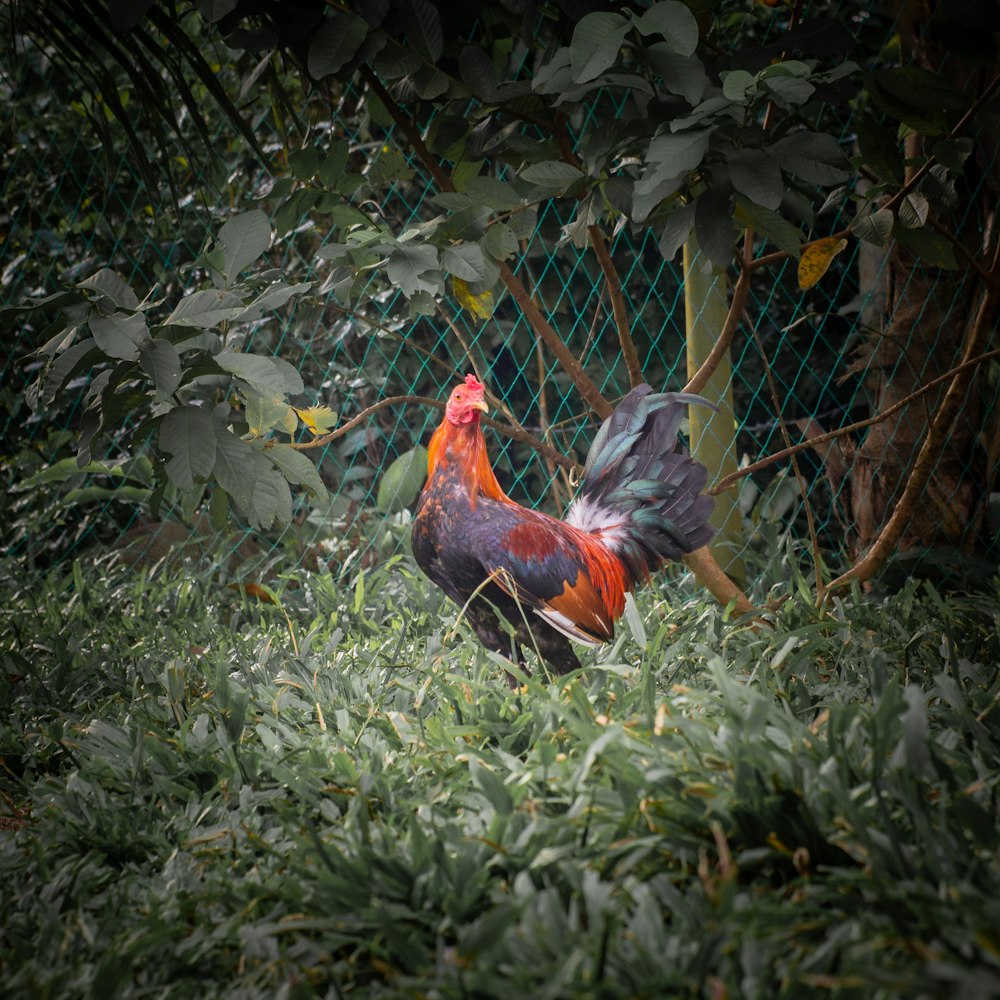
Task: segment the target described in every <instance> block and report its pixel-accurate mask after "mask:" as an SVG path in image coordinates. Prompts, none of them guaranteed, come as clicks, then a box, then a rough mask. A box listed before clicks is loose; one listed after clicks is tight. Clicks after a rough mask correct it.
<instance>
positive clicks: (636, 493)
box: [566, 385, 715, 580]
mask: <svg viewBox="0 0 1000 1000" xmlns="http://www.w3.org/2000/svg"><path fill="white" fill-rule="evenodd" d="M689 403H695V404H699V405H703V406H712V404H711V403H710V402H709V401H708V400H707V399H703V398H702V397H701V396H696V395H693V394H691V393H684V392H673V393H671V392H665V393H654V392H653V391H652V390H651V389H650V388H649V386H648V385H639V386H636V387H635V388H634V389H633V390H632V391H631V392H629V393H628V395H627V396H625V398H624V399H623V400H622V401H621V403H619V404H618V406H617V407H616V408H615V411H614V413H612V414H611V416H610V417H608V419H607V420H605V422H604V423H603V424H602V425H601V428H600V430H599V431H598V432H597V435H596V436H595V438H594V443H593V445H592V446H591V449H590V453H589V454H588V456H587V463H586V466H585V467H584V476H583V488H582V490H581V492H580V496H579V497H577V499H576V500H574V501H573V504H572V505H571V506H570V509H569V512H568V514H567V517H566V520H567V522H568V523H569V524H572V525H574V526H575V527H578V528H581V529H582V530H584V531H589V532H592V533H594V534H597V535H598V536H599V537H600V538H601V540H602V541H603V542H604V544H605V545H607V546H608V547H609V548H611V549H613V550H614V551H615V552H616V553H617V554H618V555H619V556H620V557H621V558H622V560H623V561H624V562H625V564H626V565H627V566H628V568H629V571H630V573H631V575H632V576H633V578H634V579H635V580H639V579H642V578H644V577H645V576H647V575H648V574H649V573H650V572H651V571H652V570H654V569H655V568H656V567H657V566H659V565H660V563H662V562H664V561H665V560H667V559H679V558H680V557H681V556H682V555H685V554H686V553H688V552H693V551H694V550H695V549H698V548H701V547H702V546H703V545H706V544H707V543H708V541H709V539H710V538H711V537H712V535H713V534H714V531H715V529H714V528H713V527H712V526H711V525H710V524H709V523H708V519H709V517H710V516H711V513H712V508H713V506H714V502H713V500H712V498H711V497H707V496H704V495H703V494H702V490H703V489H704V488H705V483H706V481H707V480H708V470H707V469H706V468H705V467H704V466H703V465H701V464H700V463H699V462H696V461H695V460H694V459H693V458H691V456H690V454H688V452H687V450H686V449H684V448H682V447H681V446H680V445H679V444H678V442H677V432H678V430H679V428H680V423H681V420H682V419H683V417H684V414H685V411H686V407H687V405H688V404H689Z"/></svg>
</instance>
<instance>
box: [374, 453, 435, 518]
mask: <svg viewBox="0 0 1000 1000" xmlns="http://www.w3.org/2000/svg"><path fill="white" fill-rule="evenodd" d="M426 478H427V449H426V448H425V447H424V446H423V445H419V444H418V445H417V446H416V447H415V448H412V449H411V450H410V451H408V452H406V453H405V454H403V455H400V456H399V458H397V459H396V461H395V462H393V463H392V465H390V466H389V468H388V469H386V470H385V473H384V474H383V475H382V481H381V482H380V483H379V487H378V496H377V498H376V500H375V506H376V507H378V509H379V510H380V511H382V513H383V514H391V513H393V512H395V511H399V510H403V509H404V508H408V507H412V506H413V504H414V503H415V502H416V499H417V497H418V496H419V495H420V488H421V487H422V486H423V485H424V480H425V479H426Z"/></svg>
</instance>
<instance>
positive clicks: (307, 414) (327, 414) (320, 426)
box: [293, 406, 337, 437]
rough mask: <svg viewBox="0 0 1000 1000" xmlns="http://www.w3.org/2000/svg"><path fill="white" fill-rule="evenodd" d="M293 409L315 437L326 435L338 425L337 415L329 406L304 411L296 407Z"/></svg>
mask: <svg viewBox="0 0 1000 1000" xmlns="http://www.w3.org/2000/svg"><path fill="white" fill-rule="evenodd" d="M293 409H294V410H295V412H296V413H297V414H298V416H299V420H301V421H302V423H304V424H305V425H306V427H308V428H309V430H310V431H311V432H312V435H313V437H319V435H320V434H325V433H326V432H327V431H329V430H331V429H332V428H333V427H334V426H335V425H336V423H337V414H336V413H334V412H333V410H331V409H330V407H329V406H310V407H308V408H307V409H304V410H300V409H299V408H298V407H297V406H296V407H293Z"/></svg>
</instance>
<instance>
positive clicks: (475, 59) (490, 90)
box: [458, 45, 497, 101]
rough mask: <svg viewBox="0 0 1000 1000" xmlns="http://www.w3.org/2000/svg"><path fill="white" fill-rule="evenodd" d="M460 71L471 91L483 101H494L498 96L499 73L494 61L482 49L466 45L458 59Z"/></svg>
mask: <svg viewBox="0 0 1000 1000" xmlns="http://www.w3.org/2000/svg"><path fill="white" fill-rule="evenodd" d="M458 71H459V73H460V74H461V76H462V79H463V80H464V81H465V83H467V84H468V86H469V89H470V90H471V91H472V92H473V93H474V94H475V95H476V97H478V98H479V99H480V100H481V101H493V100H495V99H496V94H497V73H496V69H494V67H493V60H492V59H491V58H490V57H489V55H488V54H487V53H486V52H484V51H483V50H482V49H481V48H479V47H478V46H475V45H466V46H465V48H464V49H462V54H461V55H460V56H459V57H458Z"/></svg>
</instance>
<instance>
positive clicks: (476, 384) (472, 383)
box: [465, 375, 486, 392]
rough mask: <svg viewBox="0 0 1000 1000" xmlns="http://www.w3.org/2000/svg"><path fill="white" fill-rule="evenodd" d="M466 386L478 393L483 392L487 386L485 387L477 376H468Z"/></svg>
mask: <svg viewBox="0 0 1000 1000" xmlns="http://www.w3.org/2000/svg"><path fill="white" fill-rule="evenodd" d="M465 385H466V388H468V389H473V390H475V391H476V392H482V391H483V390H484V389H485V388H486V386H484V385H483V383H482V382H480V381H479V379H477V378H476V376H475V375H466V376H465Z"/></svg>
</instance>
